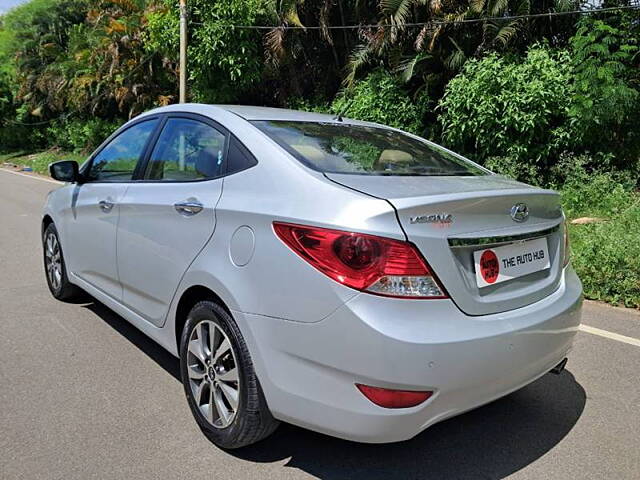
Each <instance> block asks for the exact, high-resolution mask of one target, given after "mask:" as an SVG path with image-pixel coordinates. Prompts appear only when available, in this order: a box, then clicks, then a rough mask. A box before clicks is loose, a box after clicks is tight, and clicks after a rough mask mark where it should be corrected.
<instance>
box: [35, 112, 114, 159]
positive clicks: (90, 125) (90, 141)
mask: <svg viewBox="0 0 640 480" xmlns="http://www.w3.org/2000/svg"><path fill="white" fill-rule="evenodd" d="M122 123H123V121H122V120H102V119H100V118H92V119H88V120H87V119H75V120H62V121H58V122H55V123H54V124H53V125H52V126H50V127H49V128H48V129H47V133H48V134H49V135H50V142H51V144H52V145H56V146H57V147H59V148H62V149H65V150H70V151H72V152H76V153H81V152H88V151H90V150H93V149H94V148H96V147H97V146H98V145H100V144H101V143H102V142H103V141H104V139H106V138H107V137H108V136H109V135H110V134H111V133H113V132H114V131H115V130H116V129H117V128H118V127H119V126H120V125H121V124H122Z"/></svg>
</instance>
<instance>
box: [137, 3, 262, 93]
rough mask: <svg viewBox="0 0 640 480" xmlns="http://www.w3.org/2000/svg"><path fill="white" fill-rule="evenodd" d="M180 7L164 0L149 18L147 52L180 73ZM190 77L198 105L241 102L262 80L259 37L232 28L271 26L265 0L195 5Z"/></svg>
mask: <svg viewBox="0 0 640 480" xmlns="http://www.w3.org/2000/svg"><path fill="white" fill-rule="evenodd" d="M177 4H178V2H175V1H173V0H164V1H163V3H162V4H161V5H160V6H159V7H156V8H155V9H154V10H153V11H152V12H151V13H149V15H148V18H149V42H148V44H147V50H148V51H151V52H153V51H156V50H159V51H162V52H163V53H164V55H165V57H166V58H167V59H168V60H169V61H170V62H171V66H172V67H173V70H174V72H176V73H177V62H178V52H179V13H178V9H177ZM189 8H190V22H191V27H190V41H189V50H188V53H187V55H188V59H189V75H190V83H191V86H192V92H191V96H192V99H193V100H194V101H198V102H207V103H224V102H234V101H237V100H238V99H239V98H240V97H241V96H242V94H243V93H245V92H246V90H247V89H248V88H250V87H251V86H253V85H254V84H255V83H256V82H258V81H259V80H260V79H261V78H262V70H263V54H262V45H261V41H260V34H259V33H258V32H256V31H251V30H244V29H234V28H233V27H229V25H256V24H262V23H267V22H268V19H269V18H270V17H271V16H272V15H273V12H272V8H271V5H270V2H269V1H267V0H227V1H224V2H211V1H209V0H191V1H190V2H189Z"/></svg>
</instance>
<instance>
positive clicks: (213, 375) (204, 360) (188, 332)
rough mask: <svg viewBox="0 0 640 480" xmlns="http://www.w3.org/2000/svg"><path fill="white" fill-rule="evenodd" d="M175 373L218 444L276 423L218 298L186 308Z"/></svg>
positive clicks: (246, 438) (260, 433)
mask: <svg viewBox="0 0 640 480" xmlns="http://www.w3.org/2000/svg"><path fill="white" fill-rule="evenodd" d="M225 342H226V343H225ZM227 346H229V347H230V348H228V349H227ZM225 349H226V350H225ZM216 357H217V358H216ZM180 373H181V377H182V384H183V386H184V391H185V394H186V396H187V401H188V403H189V407H190V408H191V413H192V414H193V416H194V417H195V419H196V422H197V423H198V426H199V427H200V429H201V430H202V432H203V433H204V434H205V435H206V436H207V437H208V438H209V440H211V441H212V442H213V443H214V444H216V445H217V446H219V447H221V448H225V449H234V448H240V447H244V446H246V445H250V444H252V443H255V442H258V441H259V440H262V439H263V438H265V437H267V436H269V435H271V433H273V432H274V430H275V429H276V428H277V427H278V425H279V422H278V421H277V420H276V419H274V418H273V416H272V415H271V412H270V411H269V408H268V406H267V402H266V400H265V398H264V394H263V393H262V389H261V387H260V383H259V381H258V378H257V376H256V372H255V370H254V369H253V363H252V361H251V355H250V354H249V350H248V348H247V345H246V343H245V341H244V338H243V337H242V334H241V333H240V329H239V328H238V326H237V325H236V323H235V321H234V320H233V318H232V317H231V315H230V314H229V313H228V312H227V311H226V310H225V309H224V308H222V307H221V306H220V305H218V304H217V303H215V302H212V301H201V302H199V303H197V304H196V305H195V306H194V307H193V308H192V309H191V311H190V312H189V315H188V317H187V321H186V323H185V326H184V329H183V332H182V336H181V340H180ZM235 379H237V381H236V380H235ZM214 407H215V408H214Z"/></svg>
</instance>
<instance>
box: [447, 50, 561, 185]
mask: <svg viewBox="0 0 640 480" xmlns="http://www.w3.org/2000/svg"><path fill="white" fill-rule="evenodd" d="M571 80H572V71H571V66H570V57H569V54H568V53H567V52H566V51H558V52H551V51H549V49H548V48H547V47H544V46H534V47H533V48H531V49H530V50H529V51H528V52H527V55H526V56H525V57H524V58H523V59H518V58H511V59H508V58H504V57H499V56H498V55H497V54H495V53H493V54H490V55H488V56H486V57H484V58H483V59H481V60H471V61H469V62H468V63H467V64H466V65H465V67H464V68H463V71H462V72H461V73H460V75H458V76H456V77H455V78H454V79H452V80H451V81H450V82H449V84H448V85H447V89H446V92H445V95H444V97H443V99H442V101H441V102H440V106H439V107H440V108H441V109H442V114H441V115H440V118H439V120H440V122H441V126H442V138H443V140H444V142H445V143H446V144H447V145H449V146H451V147H452V148H454V149H456V150H458V151H461V152H464V153H467V154H469V155H470V156H471V157H474V159H475V160H477V161H479V162H481V163H485V162H486V163H487V165H488V166H490V167H493V168H496V167H498V169H499V170H501V171H503V172H504V173H508V174H511V175H513V176H515V177H516V178H519V179H522V180H525V181H529V182H532V183H540V182H541V181H544V180H548V178H547V177H546V175H547V174H548V173H549V172H550V167H552V166H553V165H554V164H555V162H556V161H557V159H558V158H559V155H560V154H561V153H562V152H563V151H564V150H565V149H567V148H569V145H570V142H571V131H570V129H569V124H570V122H569V110H570V108H571V98H572V88H573V87H572V82H571ZM492 157H502V158H492ZM489 159H491V160H489Z"/></svg>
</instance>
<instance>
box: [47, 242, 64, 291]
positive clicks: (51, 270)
mask: <svg viewBox="0 0 640 480" xmlns="http://www.w3.org/2000/svg"><path fill="white" fill-rule="evenodd" d="M44 253H45V266H46V269H47V277H48V278H49V283H50V284H51V287H52V288H53V289H54V290H59V289H60V286H61V285H62V252H60V243H59V242H58V237H57V236H56V235H55V233H53V232H50V233H48V234H47V238H46V240H45V250H44Z"/></svg>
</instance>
